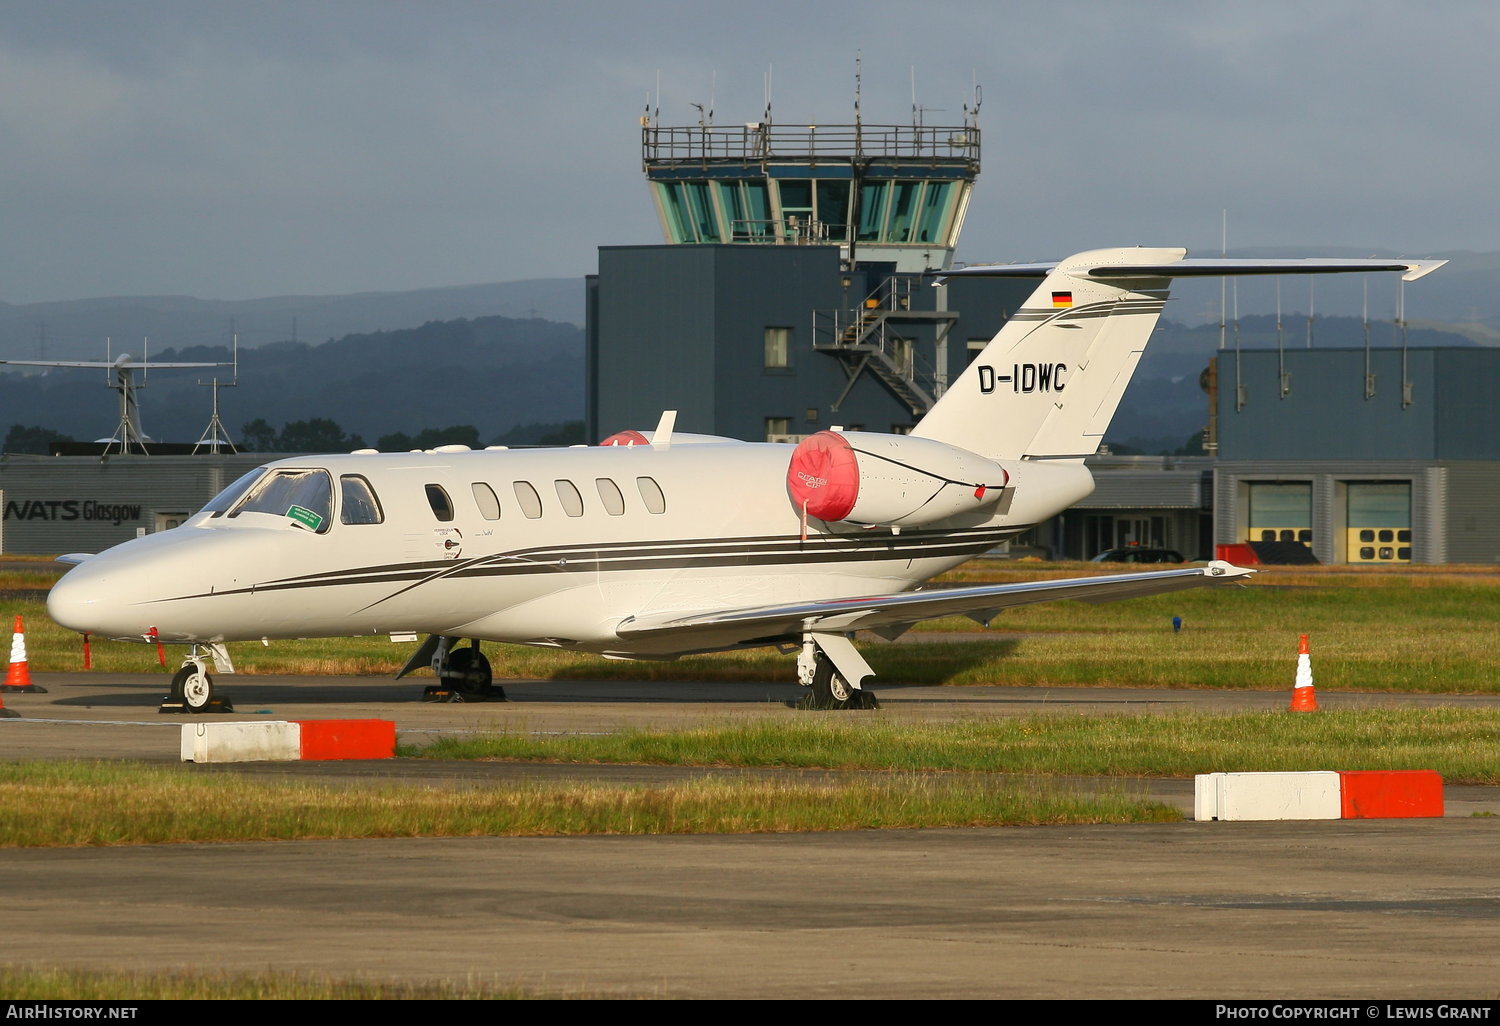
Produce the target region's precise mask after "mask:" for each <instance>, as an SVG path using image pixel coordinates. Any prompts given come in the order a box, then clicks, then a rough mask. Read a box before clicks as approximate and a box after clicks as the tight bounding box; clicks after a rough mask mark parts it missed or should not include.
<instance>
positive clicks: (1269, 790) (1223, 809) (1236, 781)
mask: <svg viewBox="0 0 1500 1026" xmlns="http://www.w3.org/2000/svg"><path fill="white" fill-rule="evenodd" d="M1204 789H1209V790H1210V791H1211V792H1212V793H1210V794H1203V793H1202V792H1203V791H1204ZM1193 809H1194V818H1203V819H1218V820H1276V819H1339V818H1341V803H1340V788H1339V774H1338V773H1335V772H1332V771H1322V770H1318V771H1314V772H1309V773H1205V774H1200V775H1199V776H1197V777H1195V778H1194V796H1193ZM1200 811H1202V812H1203V813H1204V814H1205V815H1203V816H1201V817H1200V816H1199V812H1200Z"/></svg>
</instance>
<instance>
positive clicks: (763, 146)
mask: <svg viewBox="0 0 1500 1026" xmlns="http://www.w3.org/2000/svg"><path fill="white" fill-rule="evenodd" d="M856 109H857V105H856ZM641 160H642V164H643V166H644V169H645V172H646V177H647V179H648V180H649V182H650V185H651V194H652V197H653V199H654V200H655V202H656V212H657V215H658V217H659V218H660V220H661V227H662V234H663V235H664V236H665V238H666V241H667V242H668V244H673V245H677V244H690V243H693V244H703V243H719V244H731V245H752V246H802V245H816V246H832V245H836V246H838V247H839V250H840V254H841V256H842V259H843V262H844V266H845V268H849V269H852V268H854V267H857V266H859V265H863V264H883V265H885V266H886V267H888V268H890V269H891V270H894V271H895V272H896V273H898V274H919V273H921V272H923V271H932V270H947V269H948V268H949V267H950V266H951V264H952V261H953V251H954V248H955V247H956V246H957V245H958V233H959V230H960V229H961V228H962V227H963V220H964V214H965V212H966V211H967V209H968V206H969V196H970V193H971V191H972V190H973V188H974V179H975V178H976V177H978V175H979V104H978V103H977V102H976V103H975V104H974V107H973V108H972V109H970V107H969V106H968V105H967V104H965V106H964V116H963V123H962V124H958V125H936V126H934V125H925V124H922V123H921V117H920V113H919V114H918V116H917V117H916V118H914V119H913V124H910V125H870V124H864V123H863V122H862V121H861V119H860V118H859V116H858V114H856V116H855V119H854V123H853V124H842V125H837V124H835V125H773V124H772V123H771V121H770V116H769V111H768V112H767V115H766V118H765V120H762V121H752V122H747V123H745V124H739V125H727V126H726V125H714V124H711V123H708V122H700V123H699V124H696V125H686V126H666V125H661V124H659V123H658V121H657V119H656V118H655V117H654V116H651V115H648V116H645V117H642V118H641Z"/></svg>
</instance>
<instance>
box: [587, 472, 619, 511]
mask: <svg viewBox="0 0 1500 1026" xmlns="http://www.w3.org/2000/svg"><path fill="white" fill-rule="evenodd" d="M594 487H595V488H597V489H599V501H600V502H602V503H604V512H606V513H608V514H609V515H610V516H612V517H618V516H624V514H625V496H624V495H622V494H620V486H619V485H617V484H615V483H614V482H613V481H611V480H610V479H609V478H607V477H596V478H594Z"/></svg>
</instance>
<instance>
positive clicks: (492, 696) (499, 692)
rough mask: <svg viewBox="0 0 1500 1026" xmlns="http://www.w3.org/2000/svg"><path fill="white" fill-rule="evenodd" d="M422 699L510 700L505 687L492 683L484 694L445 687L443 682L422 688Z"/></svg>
mask: <svg viewBox="0 0 1500 1026" xmlns="http://www.w3.org/2000/svg"><path fill="white" fill-rule="evenodd" d="M422 701H424V702H508V701H510V699H508V698H506V697H505V689H504V688H502V687H496V686H495V685H494V684H491V685H490V686H489V687H488V688H486V689H485V690H484V692H483V693H482V694H477V695H476V694H466V693H464V692H462V691H459V690H458V689H457V688H447V687H443V685H441V684H429V685H428V686H427V687H426V688H424V689H423V690H422Z"/></svg>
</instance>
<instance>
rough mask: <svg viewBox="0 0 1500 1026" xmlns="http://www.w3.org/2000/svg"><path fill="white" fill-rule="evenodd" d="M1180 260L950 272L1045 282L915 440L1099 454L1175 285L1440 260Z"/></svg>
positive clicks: (1147, 252) (1416, 269) (1112, 252)
mask: <svg viewBox="0 0 1500 1026" xmlns="http://www.w3.org/2000/svg"><path fill="white" fill-rule="evenodd" d="M1186 255H1187V251H1186V250H1184V249H1100V250H1094V251H1092V252H1088V253H1080V254H1078V255H1077V256H1073V257H1069V258H1068V259H1066V260H1063V261H1060V262H1059V263H1056V264H1010V265H1003V264H1002V265H996V266H993V267H973V268H965V269H963V270H960V271H951V272H949V273H948V276H949V277H956V276H960V275H975V276H978V275H984V276H1003V277H1031V278H1042V279H1043V280H1042V284H1041V286H1040V287H1039V288H1038V289H1037V290H1036V291H1035V292H1033V293H1032V294H1031V298H1029V299H1028V300H1027V301H1026V303H1025V304H1024V305H1023V306H1022V307H1021V309H1019V310H1017V311H1016V313H1015V315H1014V316H1012V317H1011V319H1010V320H1009V321H1007V322H1006V323H1005V326H1004V327H1002V328H1001V329H1000V331H999V332H998V333H997V334H996V335H995V337H994V338H993V339H992V340H991V341H990V344H989V345H988V346H986V347H985V349H984V351H983V352H982V353H980V355H979V356H978V357H977V358H976V359H975V360H974V362H973V363H971V364H970V365H969V366H968V368H967V369H966V370H965V371H964V372H963V374H961V375H960V376H959V378H958V381H957V382H955V383H954V384H953V385H952V386H951V387H950V388H949V389H948V391H947V392H945V393H944V394H943V397H942V398H941V399H939V400H938V401H937V403H935V404H934V405H933V407H932V409H931V410H930V411H929V412H928V414H927V416H925V417H923V418H922V421H921V423H919V424H918V425H917V426H916V428H915V429H913V431H912V434H914V435H920V436H922V437H924V438H934V439H937V440H939V441H942V442H947V443H949V444H950V445H956V446H959V447H960V448H964V449H968V450H969V451H970V452H975V453H978V454H980V455H981V456H987V457H990V458H992V459H1033V460H1081V459H1083V458H1084V457H1085V456H1091V455H1093V454H1094V453H1095V452H1096V451H1098V448H1099V443H1100V442H1101V441H1102V440H1103V438H1104V432H1105V431H1106V430H1108V428H1109V422H1110V419H1111V418H1112V417H1114V414H1115V408H1116V407H1118V406H1119V404H1120V397H1121V396H1122V395H1123V394H1124V393H1125V386H1126V385H1128V384H1129V383H1130V377H1131V375H1132V374H1133V373H1134V372H1135V367H1136V364H1137V363H1138V362H1139V361H1140V358H1141V354H1142V353H1143V352H1144V351H1145V349H1146V342H1147V340H1148V339H1149V338H1150V337H1151V332H1152V330H1153V329H1154V328H1155V327H1156V322H1157V319H1158V318H1159V317H1160V316H1161V312H1162V309H1163V308H1164V306H1165V305H1166V301H1167V291H1168V286H1169V285H1170V284H1171V280H1172V279H1173V278H1176V277H1184V276H1215V277H1216V276H1220V275H1242V274H1329V273H1336V272H1340V271H1355V272H1368V271H1402V272H1404V274H1403V277H1404V278H1405V279H1406V280H1407V281H1414V280H1415V279H1417V278H1419V277H1421V276H1422V275H1424V274H1427V273H1429V272H1431V271H1433V270H1436V269H1437V268H1438V267H1440V266H1441V265H1442V264H1443V263H1444V262H1445V261H1409V260H1306V259H1302V260H1234V259H1219V260H1185V259H1183V258H1184V257H1185V256H1186Z"/></svg>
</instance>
